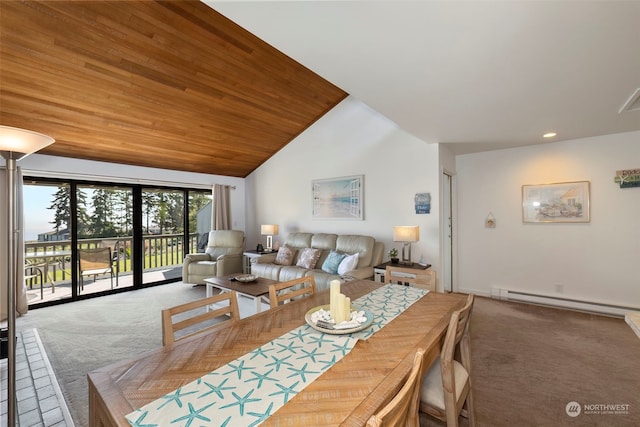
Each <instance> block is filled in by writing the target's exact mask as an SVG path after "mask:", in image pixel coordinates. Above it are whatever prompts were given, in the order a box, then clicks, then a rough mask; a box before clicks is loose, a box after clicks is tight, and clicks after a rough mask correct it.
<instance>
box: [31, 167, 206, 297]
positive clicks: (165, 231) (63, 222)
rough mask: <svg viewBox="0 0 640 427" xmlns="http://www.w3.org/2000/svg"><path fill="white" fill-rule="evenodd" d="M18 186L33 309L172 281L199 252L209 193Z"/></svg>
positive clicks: (79, 184)
mask: <svg viewBox="0 0 640 427" xmlns="http://www.w3.org/2000/svg"><path fill="white" fill-rule="evenodd" d="M24 184H25V186H24V200H25V273H26V274H25V275H26V277H27V288H28V290H27V294H28V295H27V296H28V300H29V304H30V306H31V307H38V306H42V305H50V304H55V303H59V302H62V301H64V300H75V299H80V298H87V297H90V296H99V295H103V294H108V293H111V292H119V291H123V290H127V289H133V288H137V287H142V286H149V285H155V284H162V283H168V282H173V281H178V280H180V279H181V276H182V261H183V259H184V255H185V254H187V253H191V252H197V251H198V250H199V249H198V241H199V240H200V241H201V240H202V236H203V235H205V234H206V233H208V231H209V230H210V228H211V211H212V209H211V192H210V191H207V190H192V189H179V188H157V187H148V186H144V187H143V186H140V185H134V184H131V185H129V184H106V183H98V182H83V181H75V180H59V179H45V178H25V180H24ZM205 243H206V242H205ZM200 250H201V251H204V248H200Z"/></svg>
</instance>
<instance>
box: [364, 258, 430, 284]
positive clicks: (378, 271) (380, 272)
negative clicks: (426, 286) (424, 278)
mask: <svg viewBox="0 0 640 427" xmlns="http://www.w3.org/2000/svg"><path fill="white" fill-rule="evenodd" d="M387 265H399V266H401V267H406V268H413V269H415V270H426V269H427V268H429V267H431V264H427V265H421V264H418V263H417V262H414V263H413V264H412V265H402V264H392V263H391V261H387V262H383V263H382V264H379V265H376V266H375V267H373V280H374V281H376V282H379V283H384V275H385V273H386V272H387Z"/></svg>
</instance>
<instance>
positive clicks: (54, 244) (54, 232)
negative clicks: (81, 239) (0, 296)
mask: <svg viewBox="0 0 640 427" xmlns="http://www.w3.org/2000/svg"><path fill="white" fill-rule="evenodd" d="M23 195H24V197H23V199H24V240H25V242H24V247H25V279H26V285H27V300H28V303H29V305H30V306H31V305H34V304H40V303H45V302H48V301H57V300H65V299H71V297H72V285H71V270H72V265H73V264H72V263H71V232H72V231H71V185H70V184H68V183H63V182H45V181H35V180H26V179H25V181H24V187H23Z"/></svg>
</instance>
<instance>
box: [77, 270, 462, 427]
mask: <svg viewBox="0 0 640 427" xmlns="http://www.w3.org/2000/svg"><path fill="white" fill-rule="evenodd" d="M381 286H385V285H383V284H381V283H378V282H374V281H370V280H356V281H352V282H347V283H345V284H343V285H342V289H341V292H342V293H344V294H345V295H346V296H349V297H350V298H351V299H352V300H354V299H356V298H358V297H361V296H363V295H366V294H368V293H370V292H372V291H374V290H375V289H377V288H379V287H381ZM465 298H466V296H465V295H462V294H442V293H436V292H429V293H428V294H427V295H425V296H424V297H422V298H420V299H419V300H418V301H417V302H415V303H414V304H412V305H411V306H410V307H409V308H407V309H406V310H405V311H404V312H402V314H400V315H399V316H398V317H396V318H395V319H393V320H392V321H391V322H389V323H388V324H387V325H386V326H385V327H384V328H382V329H380V330H378V331H377V332H376V333H375V334H373V335H372V336H370V337H369V338H368V339H367V340H361V341H358V342H357V343H356V344H355V346H354V347H353V349H352V350H351V351H350V352H349V353H348V354H347V355H346V356H344V357H343V358H342V359H341V360H340V361H338V362H337V363H336V364H335V365H333V366H332V367H331V368H329V369H328V370H327V371H326V372H324V373H323V374H322V375H320V376H319V377H318V378H317V379H316V380H315V381H313V382H312V383H311V384H309V385H308V386H307V387H305V388H304V389H303V390H302V391H300V392H299V393H298V394H296V395H295V396H294V397H292V398H291V399H290V400H289V401H288V402H287V403H286V404H284V406H282V407H281V408H280V409H278V410H277V411H276V412H274V413H273V414H272V415H271V416H270V417H269V418H267V419H266V420H265V421H264V422H263V423H262V424H261V425H263V426H276V425H277V426H302V425H304V426H337V425H343V426H363V425H365V424H366V421H367V420H368V419H369V417H370V416H371V415H372V414H374V413H375V412H376V411H377V410H379V409H380V408H381V407H382V406H383V405H384V404H386V403H387V402H388V401H389V400H390V399H391V398H392V397H393V396H394V395H395V394H396V393H397V391H398V389H399V387H400V382H401V379H402V378H403V377H404V376H405V375H406V374H407V373H408V371H409V370H410V369H411V365H412V362H413V355H414V353H415V350H416V349H417V348H419V347H421V348H424V349H425V350H426V352H425V362H426V363H427V366H428V365H429V364H431V362H433V360H434V359H435V358H436V357H437V356H438V354H439V353H440V346H441V341H442V338H443V336H444V334H445V332H446V329H447V326H448V322H449V319H450V317H451V314H452V313H453V311H455V310H458V309H460V308H462V306H463V305H464V301H465ZM328 303H329V292H328V291H324V292H318V293H316V294H315V295H312V296H310V297H307V298H304V299H301V300H297V301H293V302H291V303H288V304H285V305H282V306H279V307H277V308H273V309H270V310H267V311H264V312H261V313H258V314H256V315H254V316H250V317H247V318H244V319H242V320H240V321H237V322H225V325H222V326H221V327H219V328H217V329H214V330H211V331H208V332H204V333H202V334H197V335H194V336H192V337H189V338H187V339H184V340H182V341H179V342H177V343H175V344H174V345H172V346H168V347H163V348H158V349H156V350H152V351H150V352H147V353H144V354H142V355H140V356H138V357H135V358H133V359H130V360H126V361H122V362H118V363H114V364H112V365H109V366H106V367H104V368H101V369H98V370H95V371H93V372H90V373H89V374H88V382H89V422H90V426H95V427H98V426H129V425H130V424H129V422H128V421H127V419H126V418H125V416H126V415H127V414H129V413H131V412H132V411H135V410H136V409H138V408H141V407H142V406H144V405H146V404H148V403H149V402H152V401H154V400H156V399H158V398H160V397H162V396H164V395H166V394H168V393H171V392H172V391H174V390H176V389H178V388H179V387H182V386H184V385H185V384H187V383H190V382H192V381H194V380H197V379H198V378H201V377H202V376H204V375H206V374H207V373H209V372H211V371H214V370H215V369H217V368H219V367H221V366H223V365H225V364H227V363H229V362H231V361H233V360H235V359H236V358H238V357H240V356H243V355H245V354H247V353H249V352H251V351H252V350H254V349H256V348H257V347H259V346H261V345H264V344H265V343H268V342H269V341H271V340H274V339H276V338H278V337H280V336H282V335H283V334H285V333H287V332H288V331H291V330H292V329H295V328H297V327H300V326H301V325H303V324H304V323H305V320H304V317H305V313H307V311H309V310H310V309H312V308H314V307H317V306H321V305H325V304H328ZM159 321H160V315H159V314H158V322H159Z"/></svg>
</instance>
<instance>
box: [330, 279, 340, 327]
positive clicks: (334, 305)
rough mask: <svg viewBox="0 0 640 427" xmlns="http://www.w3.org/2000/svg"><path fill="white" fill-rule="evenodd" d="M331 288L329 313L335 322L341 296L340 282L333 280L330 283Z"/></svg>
mask: <svg viewBox="0 0 640 427" xmlns="http://www.w3.org/2000/svg"><path fill="white" fill-rule="evenodd" d="M329 286H330V288H329V289H330V290H329V311H330V312H331V318H332V319H334V320H335V319H336V312H337V309H338V295H340V281H339V280H332V281H331V282H329Z"/></svg>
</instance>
